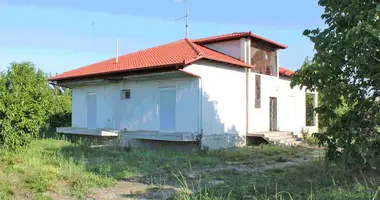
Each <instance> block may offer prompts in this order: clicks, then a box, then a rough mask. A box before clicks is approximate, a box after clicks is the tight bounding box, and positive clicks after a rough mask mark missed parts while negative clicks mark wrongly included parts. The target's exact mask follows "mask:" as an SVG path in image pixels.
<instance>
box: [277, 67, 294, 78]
mask: <svg viewBox="0 0 380 200" xmlns="http://www.w3.org/2000/svg"><path fill="white" fill-rule="evenodd" d="M279 73H280V75H283V76H288V77H290V76H291V75H293V74H294V72H293V71H291V70H289V69H285V68H283V67H280V69H279Z"/></svg>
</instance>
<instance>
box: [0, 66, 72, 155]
mask: <svg viewBox="0 0 380 200" xmlns="http://www.w3.org/2000/svg"><path fill="white" fill-rule="evenodd" d="M69 95H70V94H69V92H67V93H59V94H58V93H57V89H56V88H55V87H51V86H50V85H49V84H48V82H47V80H46V76H45V74H44V73H43V72H42V71H41V70H36V68H35V67H34V65H33V64H32V63H30V62H22V63H11V64H10V67H9V68H8V70H6V71H5V72H3V73H1V74H0V144H2V146H3V147H5V148H6V149H8V150H14V151H15V150H18V149H19V148H21V147H25V146H27V145H28V144H29V143H30V141H31V140H32V139H33V138H35V137H37V136H38V134H39V133H40V131H41V130H42V129H44V130H46V128H48V127H51V125H50V124H53V125H57V124H62V123H66V122H67V121H68V120H67V113H71V96H69ZM59 115H64V116H66V118H64V117H60V118H57V119H55V120H54V119H52V118H53V117H54V116H59Z"/></svg>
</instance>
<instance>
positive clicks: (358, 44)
mask: <svg viewBox="0 0 380 200" xmlns="http://www.w3.org/2000/svg"><path fill="white" fill-rule="evenodd" d="M319 5H321V6H323V7H324V8H325V10H324V13H323V14H322V16H321V17H322V19H324V20H325V23H326V25H327V27H326V28H325V29H323V30H321V29H314V30H305V31H304V35H305V36H307V37H309V38H310V40H311V41H312V42H313V43H314V49H315V51H316V53H315V55H314V57H313V59H312V61H310V62H309V64H308V65H306V66H303V67H301V69H300V70H298V71H297V72H296V73H295V75H294V76H293V78H292V86H295V85H300V86H301V87H306V88H307V89H309V90H318V92H319V94H321V95H322V97H321V101H322V102H321V105H319V107H318V108H316V109H315V110H316V112H317V113H318V114H319V121H320V122H321V124H323V125H325V126H326V129H325V132H324V133H323V134H316V136H317V137H318V139H319V142H320V144H325V145H327V147H328V151H327V154H326V156H327V158H328V159H329V160H341V161H344V163H345V164H360V165H363V164H364V165H365V166H370V165H371V164H374V163H373V162H375V161H376V162H378V160H379V155H380V134H379V124H380V4H379V2H378V1H377V0H350V1H344V0H340V1H338V0H319Z"/></svg>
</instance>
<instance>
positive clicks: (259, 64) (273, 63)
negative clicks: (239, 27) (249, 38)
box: [251, 45, 277, 76]
mask: <svg viewBox="0 0 380 200" xmlns="http://www.w3.org/2000/svg"><path fill="white" fill-rule="evenodd" d="M251 64H252V65H256V68H255V70H254V72H256V73H260V74H266V75H270V76H277V55H276V51H275V50H273V49H269V48H265V47H259V46H256V45H252V47H251Z"/></svg>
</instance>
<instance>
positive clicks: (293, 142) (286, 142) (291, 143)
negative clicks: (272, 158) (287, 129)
mask: <svg viewBox="0 0 380 200" xmlns="http://www.w3.org/2000/svg"><path fill="white" fill-rule="evenodd" d="M273 143H274V144H277V145H285V146H298V145H300V144H302V143H303V142H302V141H299V140H297V139H296V138H293V139H288V140H279V141H273Z"/></svg>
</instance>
